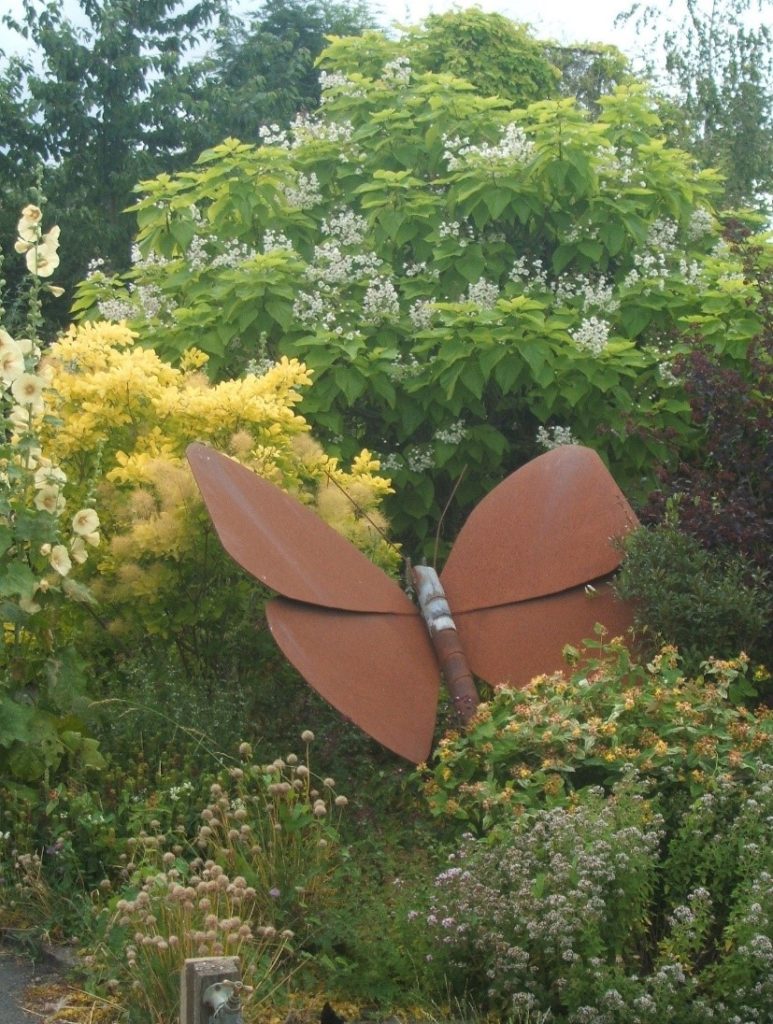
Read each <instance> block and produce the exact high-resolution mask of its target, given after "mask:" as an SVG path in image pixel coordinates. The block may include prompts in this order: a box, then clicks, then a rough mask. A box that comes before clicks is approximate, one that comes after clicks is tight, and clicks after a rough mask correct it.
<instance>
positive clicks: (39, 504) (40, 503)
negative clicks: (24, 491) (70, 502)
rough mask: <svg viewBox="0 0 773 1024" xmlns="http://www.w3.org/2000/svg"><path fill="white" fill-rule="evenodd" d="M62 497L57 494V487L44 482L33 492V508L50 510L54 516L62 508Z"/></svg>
mask: <svg viewBox="0 0 773 1024" xmlns="http://www.w3.org/2000/svg"><path fill="white" fill-rule="evenodd" d="M63 504H64V499H63V498H62V497H61V495H60V494H59V488H58V487H56V486H55V485H54V484H45V485H44V486H43V487H39V488H38V490H37V491H36V492H35V508H36V509H38V510H39V511H40V512H50V513H51V515H52V516H55V515H56V514H57V513H58V512H59V511H60V510H61V508H62V505H63Z"/></svg>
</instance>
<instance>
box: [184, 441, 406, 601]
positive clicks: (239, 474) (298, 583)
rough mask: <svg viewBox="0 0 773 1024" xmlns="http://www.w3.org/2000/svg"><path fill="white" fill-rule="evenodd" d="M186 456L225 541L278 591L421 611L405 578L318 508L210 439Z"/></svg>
mask: <svg viewBox="0 0 773 1024" xmlns="http://www.w3.org/2000/svg"><path fill="white" fill-rule="evenodd" d="M186 455H187V457H188V462H189V463H190V466H191V469H192V470H193V475H194V477H195V478H196V483H197V484H198V487H199V490H200V491H201V494H202V497H203V498H204V503H205V505H206V506H207V510H208V511H209V514H210V516H211V517H212V522H213V523H214V525H215V529H216V530H217V534H218V537H219V538H220V541H221V543H222V545H223V547H224V548H225V549H226V551H227V552H228V554H229V555H230V556H231V558H233V559H234V561H235V562H238V563H239V565H241V566H242V568H243V569H246V570H247V572H248V573H250V574H251V575H252V576H254V577H255V578H256V579H258V580H260V581H261V582H262V583H265V585H266V586H267V587H270V588H271V590H276V591H277V593H280V594H284V596H285V597H291V598H293V599H294V600H296V601H308V602H310V603H311V604H320V605H324V606H325V607H327V608H342V609H348V610H350V611H366V612H367V611H370V612H396V613H398V614H402V615H413V614H414V613H415V608H414V606H413V605H412V604H411V602H410V600H409V599H408V598H407V597H406V595H405V594H404V593H403V592H402V590H400V588H399V587H398V586H397V584H396V583H394V582H393V581H392V580H390V579H389V577H388V576H386V575H385V574H384V573H383V572H382V571H381V569H379V568H378V566H375V565H373V563H372V562H369V561H368V559H367V558H366V557H365V556H364V555H363V554H362V552H360V551H358V550H357V548H355V547H354V545H353V544H350V543H349V541H348V540H346V539H345V538H344V537H342V536H341V535H340V534H339V533H336V532H335V530H333V529H332V528H331V527H330V526H328V525H327V523H325V522H323V521H322V520H321V519H320V518H319V516H318V515H316V514H315V513H314V512H312V511H311V509H308V508H306V507H305V506H304V505H301V503H300V502H299V501H297V500H296V499H295V498H293V497H291V496H290V495H289V494H286V493H285V492H284V491H282V490H280V489H279V488H278V487H275V486H274V485H273V484H271V483H269V482H268V481H267V480H263V479H262V478H261V477H259V476H257V474H255V473H253V472H252V471H251V470H249V469H246V468H245V467H244V466H240V465H239V463H238V462H234V460H233V459H229V458H228V457H227V456H225V455H221V454H220V453H219V452H216V451H213V449H212V448H208V447H207V446H206V445H203V444H192V445H190V446H189V447H188V450H187V452H186Z"/></svg>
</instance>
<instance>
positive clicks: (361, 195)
mask: <svg viewBox="0 0 773 1024" xmlns="http://www.w3.org/2000/svg"><path fill="white" fill-rule="evenodd" d="M322 68H323V70H322V86H323V103H322V106H321V109H320V110H319V112H318V113H316V114H314V115H312V116H309V115H303V116H299V117H298V118H297V119H296V121H295V123H294V124H293V125H292V126H291V127H290V128H289V129H288V130H283V129H280V128H279V127H278V126H276V125H271V126H266V127H265V129H264V130H263V132H262V145H259V146H256V145H247V144H244V143H241V142H239V141H237V140H233V139H230V140H226V141H225V142H224V143H223V144H222V145H221V146H218V147H217V148H215V149H213V150H209V151H207V152H206V153H204V154H203V155H202V156H201V158H200V159H199V161H198V163H197V164H196V166H195V167H194V168H192V169H191V170H188V171H184V172H181V173H179V174H177V175H176V176H174V177H169V176H161V177H159V178H157V179H156V180H154V181H151V182H144V183H143V184H142V191H143V193H144V195H143V198H142V199H141V200H140V201H139V202H138V203H137V205H136V207H135V209H136V212H137V216H138V221H139V229H140V230H139V236H138V249H137V258H136V262H135V265H134V268H133V270H132V271H131V272H129V274H128V275H126V276H125V277H124V278H121V279H119V278H110V277H109V276H107V275H106V274H105V273H104V272H103V271H102V270H100V269H95V271H94V273H92V274H91V276H90V277H89V278H88V279H87V280H86V281H85V282H84V283H83V284H82V285H81V287H80V290H79V295H78V298H77V301H76V311H77V312H78V313H79V314H80V315H82V316H87V317H103V318H108V319H114V320H120V319H124V318H125V319H127V320H129V321H130V323H131V326H132V327H133V328H134V329H135V330H137V331H138V332H139V335H140V338H141V340H142V341H143V343H145V344H148V345H152V346H153V347H154V348H156V350H157V351H158V352H160V353H161V354H163V355H165V356H166V357H167V358H172V359H174V358H178V357H179V356H180V354H181V353H182V352H183V351H184V350H185V349H186V348H188V347H189V346H190V345H191V344H192V343H193V344H195V345H196V346H198V347H200V348H201V349H202V350H203V351H205V352H207V353H208V355H209V356H210V362H209V369H210V371H211V372H214V373H216V374H217V373H219V374H225V373H234V372H237V373H238V372H242V371H243V370H244V369H245V368H254V367H255V366H258V365H263V364H264V361H265V360H269V361H271V360H275V359H277V358H278V357H279V356H281V355H286V356H290V357H297V358H300V359H302V360H303V362H304V363H305V365H306V366H308V368H309V369H310V370H311V371H312V372H313V374H314V381H315V383H314V387H313V388H312V389H311V390H310V391H309V392H308V393H307V394H306V396H305V397H304V402H303V405H302V412H303V413H304V415H306V416H307V417H308V419H309V420H310V421H311V423H312V424H313V426H314V429H315V430H316V431H317V433H318V434H319V435H320V436H321V437H322V438H323V439H324V440H325V442H326V443H327V444H328V446H331V447H332V448H333V450H336V451H337V452H340V454H341V455H342V456H343V457H345V458H351V457H352V455H353V454H354V453H355V452H356V451H358V450H359V448H360V447H361V446H362V445H363V444H367V445H368V447H369V448H370V449H371V450H372V451H374V452H375V453H376V454H377V455H378V456H379V458H380V459H381V465H382V468H383V469H384V470H385V471H387V472H388V473H389V475H390V476H391V478H392V481H393V484H394V487H395V490H396V494H397V496H396V498H395V499H393V500H392V503H391V507H390V509H389V511H390V514H391V517H392V521H393V524H394V526H395V527H396V528H397V531H398V533H399V535H401V536H402V537H403V538H405V539H410V540H411V542H412V544H413V545H415V546H417V547H418V546H420V545H422V544H428V543H429V541H430V539H431V537H432V536H433V534H434V531H435V528H436V525H437V522H438V519H439V518H440V516H441V512H442V509H443V508H444V506H445V505H446V503H447V501H448V498H449V496H450V494H451V492H452V490H453V488H454V485H455V482H457V481H458V478H459V477H460V475H462V474H463V473H464V476H463V479H462V480H461V484H460V486H459V487H458V490H457V491H456V495H455V507H456V508H457V510H458V513H459V516H461V515H462V514H463V513H464V512H465V511H466V510H467V509H469V507H471V505H472V504H474V503H475V502H476V501H477V500H479V498H480V497H481V495H482V494H483V493H485V491H487V490H488V489H490V487H491V486H493V484H495V483H496V482H498V481H499V480H500V479H501V478H502V477H503V476H504V475H505V474H506V473H507V471H508V470H510V469H513V468H515V467H517V466H518V465H520V464H521V463H522V462H524V461H526V460H527V459H528V458H530V457H532V456H533V455H534V454H536V453H537V452H538V451H539V449H540V447H550V446H553V445H555V444H565V443H572V442H575V441H577V442H582V443H584V444H587V445H590V446H592V447H594V448H596V449H597V450H598V451H599V452H600V453H601V454H602V455H603V456H604V458H605V459H606V460H607V461H608V462H609V464H610V466H611V468H612V471H613V472H614V474H615V475H616V477H617V478H618V480H619V481H620V482H621V484H622V485H623V486H624V487H631V486H632V485H634V484H635V485H638V486H641V483H642V481H643V480H646V478H647V476H648V475H649V474H650V472H651V470H652V467H653V466H654V465H655V464H657V463H661V462H663V461H664V460H666V459H667V458H668V457H669V456H670V455H671V454H672V452H671V451H670V450H669V449H668V448H666V447H665V446H664V442H663V441H662V437H663V436H668V435H669V434H670V436H671V437H672V438H673V439H674V449H678V448H679V446H684V445H685V444H687V443H689V439H690V431H691V429H692V428H691V427H690V426H689V422H688V419H687V409H688V406H687V402H686V401H685V396H684V394H683V391H682V389H681V386H680V383H679V381H678V380H677V379H676V378H675V377H674V374H673V372H672V359H673V357H674V355H675V354H676V353H678V352H679V351H680V350H681V348H682V341H681V339H682V338H683V337H684V334H685V332H686V331H687V332H692V333H696V332H698V331H699V332H700V334H701V335H702V336H703V337H704V338H705V339H706V340H707V341H708V343H709V344H710V345H712V346H713V347H714V349H715V350H716V351H717V352H718V353H719V354H720V355H721V356H722V358H724V359H726V360H728V361H730V362H736V363H739V364H740V363H742V362H743V359H744V357H745V354H746V350H747V347H748V345H749V342H750V340H751V338H752V337H753V336H754V334H755V331H756V330H757V328H758V324H757V320H756V318H755V316H754V314H753V313H750V311H749V310H750V303H749V300H750V297H751V292H752V288H751V286H750V285H748V284H746V283H745V282H744V280H743V275H742V273H741V268H740V266H739V264H738V262H737V261H736V260H735V258H734V257H733V256H732V254H731V253H730V251H729V250H728V248H727V247H726V246H725V245H724V243H723V242H722V241H721V239H720V235H719V231H718V222H717V220H716V217H715V214H714V211H713V208H712V197H713V196H714V195H716V194H717V190H718V181H717V176H716V175H714V174H713V173H712V172H705V171H704V172H699V171H698V170H697V168H696V167H695V164H694V162H693V161H692V159H691V158H690V157H689V156H688V155H687V154H686V153H684V152H682V151H680V150H678V149H673V148H670V147H669V146H668V144H667V141H666V140H665V139H664V138H663V137H662V129H661V125H660V122H659V120H658V117H657V114H656V112H655V109H654V107H653V104H652V102H651V100H650V98H649V96H648V95H647V93H646V91H645V90H644V89H643V88H642V87H637V86H633V87H631V86H628V87H624V88H620V89H618V90H617V91H616V92H614V93H613V94H612V95H609V96H606V97H602V98H601V100H600V108H601V113H600V115H599V117H598V119H597V120H595V121H591V120H589V117H588V115H587V113H586V112H585V111H583V110H582V109H581V108H580V107H579V106H578V105H577V104H576V103H575V102H574V101H572V100H569V99H559V100H549V101H541V102H536V103H532V104H530V105H529V106H527V107H525V108H520V109H515V108H512V107H510V106H509V105H508V104H507V103H506V102H504V101H502V100H500V99H497V98H484V97H481V96H478V95H477V94H476V93H475V91H474V90H473V89H472V87H471V86H470V85H469V84H468V83H466V82H464V81H462V80H460V79H455V78H452V77H451V76H449V75H443V74H433V73H421V74H419V73H414V72H413V71H412V69H411V65H410V62H409V59H408V57H407V56H406V53H405V52H404V51H403V50H401V44H400V43H399V42H393V41H389V40H386V39H385V38H384V37H382V36H381V35H379V34H378V33H368V34H366V35H365V36H364V37H362V38H356V39H354V38H352V39H338V40H336V41H334V43H333V44H332V45H331V47H330V48H329V49H328V50H327V51H326V52H325V54H324V55H323V58H322ZM465 471H466V472H465ZM453 518H454V517H451V519H452V520H453ZM449 525H450V527H451V529H450V531H449V533H451V534H452V533H453V530H454V528H455V525H456V524H455V523H453V522H451V523H450V524H449Z"/></svg>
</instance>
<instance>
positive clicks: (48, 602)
mask: <svg viewBox="0 0 773 1024" xmlns="http://www.w3.org/2000/svg"><path fill="white" fill-rule="evenodd" d="M17 231H18V241H17V242H16V250H17V252H20V253H24V254H25V255H26V260H27V266H28V268H29V270H30V273H31V274H32V275H33V281H32V285H31V291H30V318H29V319H30V328H31V329H30V331H29V333H30V335H31V336H30V337H26V338H16V339H15V338H13V337H11V335H10V334H9V333H8V332H7V331H5V330H4V329H2V328H0V388H1V390H0V401H1V402H2V416H3V422H4V429H3V441H2V444H0V464H1V465H2V471H1V472H0V608H2V617H3V623H4V628H3V633H2V647H0V766H2V767H3V768H5V769H7V770H8V772H9V773H10V774H11V775H12V776H16V777H17V778H20V779H23V780H32V779H36V778H38V777H39V776H41V775H43V773H44V772H45V771H47V770H48V769H51V768H54V767H56V766H57V765H58V764H59V761H60V760H61V759H62V757H63V756H64V755H65V753H70V754H73V755H77V756H78V757H80V759H81V760H82V761H84V762H85V763H87V764H91V765H97V764H100V763H101V758H100V756H99V754H98V752H97V750H96V744H95V743H94V741H92V740H90V739H88V738H87V737H85V736H84V735H83V734H82V732H81V731H80V730H79V728H78V719H77V717H76V716H75V715H74V712H75V711H76V709H77V706H78V690H79V678H78V677H79V672H78V662H77V657H76V656H75V654H74V652H73V650H72V649H70V648H69V647H68V645H67V643H66V640H65V636H64V634H65V633H66V620H67V614H66V606H67V604H68V603H69V602H71V601H75V602H90V601H91V595H90V593H89V591H88V590H87V589H86V587H85V586H83V584H81V583H79V582H77V581H76V580H75V579H74V578H73V576H72V575H71V573H72V570H73V568H74V566H75V565H80V564H82V563H83V562H85V561H86V560H87V558H88V554H89V549H90V548H92V547H96V546H97V545H99V542H100V532H99V516H98V514H97V512H96V511H95V509H94V508H92V507H90V506H84V507H82V508H79V509H78V510H77V511H76V512H75V514H74V515H72V514H70V515H66V513H65V510H66V500H65V492H66V488H67V476H66V474H65V473H64V471H63V470H62V469H61V468H60V467H59V466H58V465H57V464H56V462H54V461H53V460H52V459H51V458H50V457H48V455H47V454H45V452H44V451H43V449H42V448H41V444H40V437H39V434H40V429H41V427H42V425H43V421H44V419H45V417H46V415H47V411H48V410H47V405H46V402H47V395H46V390H47V384H48V380H47V377H46V375H45V373H44V372H43V371H42V370H41V367H40V357H41V347H40V340H39V338H38V337H37V335H36V332H35V327H34V325H35V323H36V322H37V320H38V318H39V313H40V309H39V291H40V282H39V280H38V279H39V278H41V277H48V276H50V275H51V274H52V273H53V271H54V269H55V268H56V266H57V264H58V262H59V257H58V255H57V251H56V250H57V246H58V244H59V242H58V239H59V229H58V228H57V227H54V228H51V229H50V230H49V231H48V232H46V233H45V234H43V232H42V213H41V210H40V208H39V207H37V206H32V205H30V206H26V207H25V208H24V210H23V212H22V216H21V219H20V220H19V223H18V227H17ZM46 287H48V288H49V289H50V290H51V291H52V292H53V294H57V292H59V293H61V289H56V287H55V286H46ZM0 312H1V311H0ZM54 694H55V696H53V695H54ZM49 698H50V699H49Z"/></svg>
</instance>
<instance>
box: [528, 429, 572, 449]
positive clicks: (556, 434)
mask: <svg viewBox="0 0 773 1024" xmlns="http://www.w3.org/2000/svg"><path fill="white" fill-rule="evenodd" d="M536 441H537V444H538V445H539V446H540V448H544V449H545V450H546V451H552V450H553V448H560V447H562V445H565V444H579V442H578V441H577V439H576V438H575V437H574V436H573V434H572V428H571V427H559V426H555V427H547V428H546V427H538V428H537V436H536Z"/></svg>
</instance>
